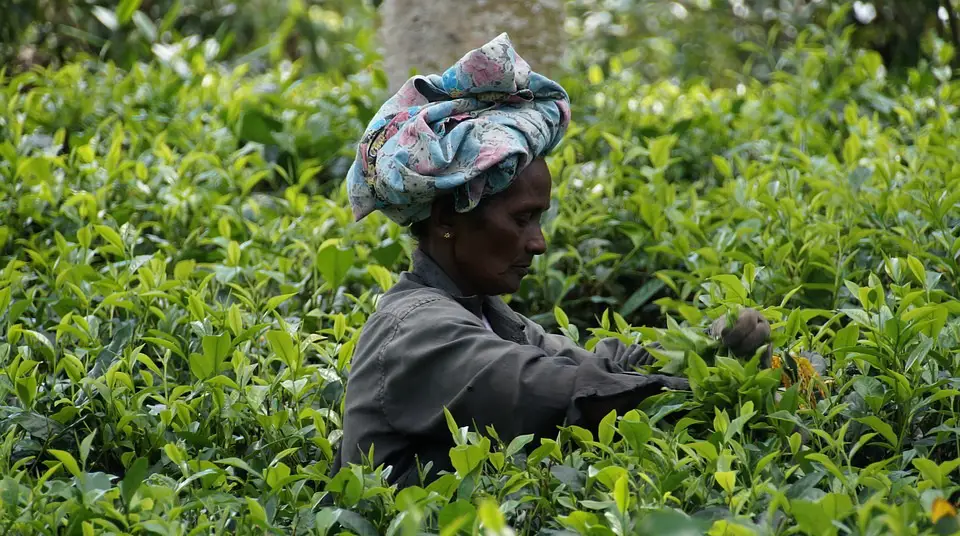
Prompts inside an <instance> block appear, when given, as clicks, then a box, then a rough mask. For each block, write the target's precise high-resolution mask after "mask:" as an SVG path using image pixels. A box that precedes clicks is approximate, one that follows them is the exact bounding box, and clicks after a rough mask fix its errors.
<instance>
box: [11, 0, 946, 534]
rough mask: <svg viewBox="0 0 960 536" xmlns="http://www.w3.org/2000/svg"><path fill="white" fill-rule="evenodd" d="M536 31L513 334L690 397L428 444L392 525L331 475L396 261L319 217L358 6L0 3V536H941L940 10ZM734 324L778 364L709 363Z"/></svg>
mask: <svg viewBox="0 0 960 536" xmlns="http://www.w3.org/2000/svg"><path fill="white" fill-rule="evenodd" d="M714 4H716V5H714ZM567 7H568V9H569V17H570V20H569V23H568V28H567V29H568V31H569V32H570V34H571V35H572V37H573V42H572V44H571V48H570V50H569V51H568V56H567V60H566V61H567V74H566V75H564V77H563V79H562V82H563V83H564V85H565V86H566V87H567V88H568V89H569V91H570V93H571V96H572V97H573V100H574V103H575V123H574V125H573V126H572V129H571V132H570V135H569V136H568V137H567V139H566V140H565V141H564V143H563V145H562V146H561V147H560V148H559V150H558V152H557V153H556V154H555V155H554V156H553V157H552V158H551V159H550V165H551V169H552V171H553V173H554V176H555V177H556V184H555V188H554V196H555V198H556V200H557V202H555V204H554V208H553V210H552V211H551V212H550V214H549V215H548V217H547V218H546V220H545V230H546V232H547V235H548V240H549V243H550V246H551V248H550V249H551V251H550V253H549V254H547V255H545V256H543V257H542V258H540V259H539V260H538V264H537V265H536V267H535V271H534V273H533V274H532V275H531V276H530V277H529V278H528V280H527V281H526V282H525V283H524V286H523V287H522V288H521V289H520V291H519V292H517V293H516V294H515V295H513V296H510V301H511V304H512V305H513V306H514V307H516V308H517V310H519V311H521V312H523V313H525V314H528V315H531V316H532V317H533V318H535V319H536V320H537V321H539V322H541V323H543V325H544V326H545V327H547V328H548V329H550V330H552V331H555V332H560V333H564V334H566V335H567V336H570V337H571V338H573V339H575V340H577V341H578V342H580V343H582V344H584V345H586V346H587V347H588V348H589V347H591V346H592V345H593V344H594V343H595V342H596V340H597V338H599V337H605V336H617V337H622V338H623V339H624V340H626V341H631V342H632V341H640V340H643V341H659V342H660V343H661V344H662V346H663V350H662V351H660V352H659V353H658V356H659V358H660V363H659V365H658V368H662V369H665V370H667V371H672V372H682V373H685V374H686V375H687V376H688V377H690V378H691V381H692V385H693V393H692V394H689V395H682V394H670V395H664V396H661V397H658V398H656V399H652V400H650V401H648V402H647V403H645V404H644V405H643V406H641V407H639V408H637V410H635V411H631V412H629V413H627V414H625V415H614V414H611V415H610V416H608V418H607V419H606V420H605V421H604V423H603V425H601V427H600V428H599V430H594V431H588V430H582V429H577V428H567V429H563V430H559V431H558V434H557V436H556V437H553V438H538V439H535V438H532V437H527V436H523V437H518V438H499V437H498V436H497V435H496V431H495V430H471V429H468V428H462V427H461V425H460V424H458V423H454V422H451V423H450V432H451V435H452V436H453V437H454V439H455V441H456V447H455V448H454V449H452V450H451V453H450V455H451V459H452V461H453V462H454V466H455V467H456V473H455V474H451V475H447V476H445V477H443V478H442V479H440V480H439V481H438V482H435V483H434V484H432V485H430V486H428V487H425V488H411V489H407V490H404V491H402V492H397V490H395V489H392V488H390V487H389V486H386V485H385V473H386V471H388V469H387V468H375V467H350V468H346V469H344V470H343V471H341V472H340V473H339V474H338V475H336V476H335V477H334V478H332V479H331V478H329V475H328V472H329V467H330V464H331V460H332V458H333V453H334V452H335V450H336V448H337V445H338V441H339V438H340V424H341V423H340V404H341V401H342V396H341V395H342V392H343V385H344V383H345V381H346V377H347V375H348V374H349V369H350V358H351V355H352V352H353V348H354V345H355V343H356V340H357V336H358V333H359V329H360V328H361V327H362V325H363V323H364V320H365V319H366V317H367V315H369V314H370V312H371V311H372V310H373V309H374V307H375V304H376V299H377V297H378V295H379V294H380V293H382V292H383V291H384V290H385V289H387V288H389V287H390V286H391V285H392V284H393V282H394V281H395V280H396V277H397V274H398V273H399V272H401V271H402V270H404V269H405V268H406V267H407V263H408V260H409V255H410V251H411V247H412V243H411V240H410V237H409V235H408V233H407V232H406V231H405V230H404V229H400V228H398V227H396V226H394V225H392V224H390V223H389V222H388V221H387V220H385V219H384V218H382V217H380V216H373V217H371V218H369V219H367V220H365V221H364V222H362V223H359V224H357V223H353V221H352V216H351V212H350V210H349V207H348V203H347V200H346V196H345V193H344V190H343V188H342V177H343V175H344V172H345V170H346V166H347V165H348V164H349V161H350V159H351V156H352V150H353V144H354V143H355V140H356V139H357V138H358V136H359V134H360V132H361V131H362V129H363V127H364V125H365V124H366V121H367V120H369V118H370V117H371V116H372V114H373V113H374V111H375V110H376V108H377V106H378V105H379V103H380V102H382V100H383V99H384V98H385V97H386V94H385V89H384V88H385V85H386V84H385V77H384V76H383V73H382V71H381V70H380V69H379V59H378V58H379V56H378V51H377V48H376V41H375V38H374V29H375V26H376V11H375V7H374V6H373V5H372V4H366V3H362V2H354V1H347V0H344V1H328V2H322V3H320V2H300V1H296V0H293V1H290V2H285V3H282V5H281V6H280V7H278V6H276V5H275V3H266V2H259V1H251V2H244V3H236V4H234V3H230V2H226V1H221V0H178V1H167V0H156V1H151V0H142V1H137V0H124V1H122V2H113V3H110V2H64V1H60V0H41V1H30V0H12V3H11V4H9V5H7V6H6V8H5V15H7V16H6V18H5V19H4V20H3V21H2V22H0V54H2V57H3V65H5V66H6V67H5V68H4V69H3V70H2V71H0V72H2V74H0V177H2V179H3V180H2V181H0V334H2V335H0V404H2V405H0V474H2V475H3V476H2V479H0V530H2V531H3V533H4V534H82V535H87V534H171V535H173V534H177V535H180V534H201V533H202V534H208V533H214V534H221V533H231V534H233V533H236V534H264V533H271V534H336V533H347V534H359V535H367V534H404V535H406V534H419V533H431V534H444V535H448V534H449V535H452V534H461V533H468V534H473V533H484V534H509V533H512V532H516V533H522V534H537V533H542V534H591V535H593V534H603V535H605V534H618V535H619V534H626V533H631V534H692V533H709V534H716V535H719V534H738V535H739V534H764V535H765V534H816V535H820V534H841V533H842V534H857V535H868V534H951V533H954V532H955V531H956V529H957V528H958V525H957V517H956V510H955V509H954V506H953V505H954V504H955V503H956V501H957V499H958V489H960V487H958V484H957V477H956V470H957V467H958V466H960V462H958V461H957V459H958V458H960V424H958V421H957V411H958V403H957V395H958V394H960V390H958V388H960V385H958V380H957V375H958V370H960V361H958V345H960V322H958V319H957V313H958V312H960V303H958V301H957V299H956V296H957V292H958V284H960V281H958V278H960V265H958V259H960V229H958V225H960V211H958V202H960V193H958V192H960V163H958V162H957V159H956V147H958V145H960V125H958V122H957V120H956V117H957V106H958V104H960V85H958V82H956V81H955V80H954V65H955V62H956V57H957V56H956V54H955V49H956V42H957V41H956V40H955V39H954V38H953V36H954V35H955V34H954V32H953V26H951V20H952V19H953V13H954V6H951V5H950V4H947V3H938V2H892V1H889V2H877V3H875V4H870V3H864V2H852V3H847V2H830V1H822V2H804V1H800V2H762V1H757V2H753V3H748V2H736V1H734V2H729V3H720V2H714V3H711V2H708V1H688V2H655V1H646V2H643V1H619V2H612V1H605V2H599V1H588V0H570V1H569V2H568V3H567ZM560 199H563V200H564V202H563V203H562V204H561V203H559V202H558V201H559V200H560ZM743 306H750V307H756V308H758V309H760V310H762V311H763V312H764V314H765V315H766V316H767V317H768V318H769V319H770V320H771V323H772V324H773V327H774V343H775V345H776V348H777V349H776V358H775V363H774V365H775V367H774V368H769V369H765V368H763V367H761V366H760V364H759V362H758V360H757V359H754V360H749V361H737V360H734V359H731V358H729V357H727V356H725V355H723V354H720V355H716V356H713V357H711V356H712V352H710V351H709V346H710V341H708V340H705V339H704V338H703V337H702V335H701V333H702V329H701V328H702V327H703V326H705V325H707V324H708V323H709V322H710V321H711V320H712V319H713V318H716V317H718V316H720V315H721V314H724V313H725V312H726V311H728V310H731V309H737V308H739V307H743Z"/></svg>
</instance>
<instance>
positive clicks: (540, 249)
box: [527, 225, 547, 255]
mask: <svg viewBox="0 0 960 536" xmlns="http://www.w3.org/2000/svg"><path fill="white" fill-rule="evenodd" d="M546 251H547V239H546V238H544V236H543V229H542V228H541V227H540V226H539V225H538V226H536V227H535V228H534V231H533V236H531V237H530V240H528V241H527V252H528V253H531V254H533V255H543V254H544V253H546Z"/></svg>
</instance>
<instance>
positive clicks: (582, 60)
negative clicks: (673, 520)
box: [0, 0, 960, 85]
mask: <svg viewBox="0 0 960 536" xmlns="http://www.w3.org/2000/svg"><path fill="white" fill-rule="evenodd" d="M388 1H389V0H388ZM382 2H383V0H279V1H267V0H246V1H243V2H239V1H230V0H117V1H110V0H3V2H0V5H3V13H4V17H3V18H2V19H0V62H2V64H3V65H5V66H7V68H8V69H12V70H13V71H21V70H26V69H30V68H31V67H33V66H37V65H43V66H56V65H59V64H62V63H64V62H68V61H71V60H75V59H78V58H83V57H97V58H99V59H101V60H105V61H110V62H114V63H116V64H117V65H118V66H120V67H123V68H129V67H131V66H132V65H134V64H135V63H136V62H138V61H151V60H152V59H154V58H158V59H160V60H163V61H177V57H178V55H180V54H182V53H183V52H184V50H186V49H192V48H196V47H199V48H198V50H201V51H202V52H203V57H204V58H205V59H207V60H208V61H209V60H216V61H221V62H224V63H226V64H227V65H237V64H247V65H249V66H250V67H251V68H252V69H254V70H255V69H257V68H258V67H262V66H265V65H269V64H275V63H276V62H278V61H282V60H302V62H303V64H304V68H305V69H307V70H309V71H311V72H322V73H329V74H331V76H346V75H349V74H351V73H356V72H358V71H361V70H363V69H365V68H367V67H368V66H370V65H375V64H376V63H377V62H378V61H379V59H380V54H379V50H378V47H377V39H376V27H377V25H378V23H379V21H378V20H377V9H378V6H380V4H381V3H382ZM566 8H567V20H568V22H567V25H566V28H565V31H566V32H567V34H568V35H569V37H570V45H569V47H568V48H569V50H568V51H567V52H568V53H567V54H566V57H567V65H566V66H567V67H568V68H569V69H570V71H569V72H583V70H582V68H585V67H588V66H589V65H587V64H591V65H592V64H603V63H605V60H607V59H608V58H609V57H611V56H612V55H615V54H619V53H623V52H631V54H630V55H628V56H626V57H627V58H633V59H634V60H635V62H633V63H632V66H633V67H634V68H635V69H636V72H637V73H638V74H640V75H642V76H645V77H648V78H649V79H651V80H656V79H664V78H674V79H677V80H684V81H689V80H694V79H697V78H706V79H708V80H710V81H711V82H712V83H713V84H715V85H726V84H736V83H737V80H738V77H739V76H744V75H750V76H754V77H757V78H761V79H762V78H763V76H764V74H765V73H769V72H771V71H772V70H773V69H774V68H775V66H776V63H777V61H778V54H777V51H778V50H781V49H782V48H784V47H785V46H786V45H787V44H789V43H790V42H792V41H793V40H794V39H795V38H796V37H797V36H798V35H799V33H800V30H802V29H803V28H806V27H808V26H809V25H811V24H816V25H819V26H825V25H827V23H828V19H829V18H830V17H831V16H834V17H837V18H838V19H840V20H838V21H836V22H840V23H842V24H843V25H844V26H846V27H847V29H848V30H849V31H850V32H851V34H852V35H851V37H852V42H853V44H854V46H856V47H864V48H873V49H875V50H876V51H878V52H879V53H880V54H881V56H882V57H883V59H884V61H885V64H886V66H887V69H889V70H890V72H891V73H892V74H893V75H896V74H897V73H901V72H903V71H904V70H905V69H908V68H910V67H914V66H916V65H918V64H920V63H923V62H937V63H941V64H943V63H944V61H943V59H944V57H948V58H949V59H950V60H952V59H953V56H954V54H953V51H954V49H955V46H956V43H957V42H958V40H960V28H958V26H957V21H956V15H955V12H956V1H955V0H875V1H873V2H865V1H856V2H849V1H839V0H676V1H667V0H566ZM838 10H842V11H841V12H840V14H838ZM745 63H746V64H747V67H748V69H746V70H745V69H744V65H745Z"/></svg>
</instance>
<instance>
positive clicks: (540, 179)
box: [452, 159, 552, 296]
mask: <svg viewBox="0 0 960 536" xmlns="http://www.w3.org/2000/svg"><path fill="white" fill-rule="evenodd" d="M551 182H552V181H551V177H550V170H549V168H548V167H547V164H546V162H545V161H544V160H543V159H537V160H535V161H534V162H532V163H531V164H530V165H529V166H527V168H526V169H525V170H524V171H523V173H521V174H520V175H519V176H518V177H517V179H516V180H515V181H514V182H513V184H511V185H510V187H509V188H508V189H506V190H505V191H503V192H501V193H500V194H497V195H495V196H491V197H490V198H488V199H485V200H484V201H483V202H482V203H480V205H479V206H478V207H477V208H476V209H475V210H474V211H472V212H469V213H466V214H458V215H457V217H456V218H455V219H454V221H453V236H454V244H453V256H452V257H453V259H452V260H453V262H454V263H455V264H456V266H455V269H456V272H457V275H458V276H459V277H458V279H460V281H458V284H460V285H461V286H463V287H464V288H463V289H462V290H463V291H464V292H468V293H470V294H485V295H490V296H497V295H501V294H510V293H513V292H516V291H517V290H518V289H519V288H520V281H521V280H522V279H523V278H524V277H525V276H526V275H527V273H528V271H529V269H530V264H531V263H532V262H533V257H534V256H536V255H540V254H542V253H544V251H545V250H546V241H545V240H544V238H543V231H542V230H541V228H540V217H541V215H542V214H543V213H544V212H545V211H546V210H548V209H549V208H550V188H551Z"/></svg>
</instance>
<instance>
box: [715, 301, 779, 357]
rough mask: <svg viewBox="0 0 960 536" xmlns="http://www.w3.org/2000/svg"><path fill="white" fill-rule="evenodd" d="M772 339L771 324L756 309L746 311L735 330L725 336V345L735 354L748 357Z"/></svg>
mask: <svg viewBox="0 0 960 536" xmlns="http://www.w3.org/2000/svg"><path fill="white" fill-rule="evenodd" d="M769 339H770V323H769V322H767V319H766V318H764V317H763V315H762V314H760V313H759V312H758V311H756V310H755V309H744V311H743V312H742V313H741V314H740V317H739V318H737V322H736V324H734V326H733V329H730V330H729V331H728V332H727V333H725V334H724V336H723V342H724V345H725V346H726V347H728V348H730V350H732V351H733V353H734V354H736V355H738V356H741V357H747V356H752V355H753V353H754V352H756V351H757V349H758V348H759V347H761V346H763V345H764V344H765V343H766V342H767V341H768V340H769Z"/></svg>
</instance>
